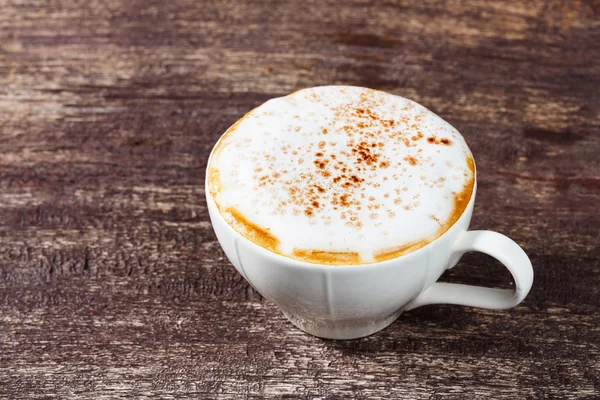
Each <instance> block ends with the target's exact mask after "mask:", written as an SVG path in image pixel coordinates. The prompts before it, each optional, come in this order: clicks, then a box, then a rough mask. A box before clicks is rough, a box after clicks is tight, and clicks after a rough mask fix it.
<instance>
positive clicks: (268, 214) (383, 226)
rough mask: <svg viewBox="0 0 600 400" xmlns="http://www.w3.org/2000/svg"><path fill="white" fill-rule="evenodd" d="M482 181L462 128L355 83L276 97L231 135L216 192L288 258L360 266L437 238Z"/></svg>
mask: <svg viewBox="0 0 600 400" xmlns="http://www.w3.org/2000/svg"><path fill="white" fill-rule="evenodd" d="M473 181H474V167H473V160H472V156H471V153H470V151H469V149H468V147H467V145H466V143H465V141H464V139H463V138H462V136H461V135H460V134H459V133H458V131H457V130H456V129H454V128H453V127H452V126H450V125H449V124H448V123H447V122H445V121H444V120H442V119H441V118H440V117H438V116H437V115H435V114H434V113H432V112H431V111H429V110H427V109H426V108H424V107H422V106H421V105H419V104H417V103H415V102H413V101H411V100H408V99H405V98H402V97H399V96H394V95H391V94H388V93H384V92H380V91H375V90H371V89H365V88H359V87H350V86H323V87H315V88H310V89H304V90H300V91H298V92H295V93H293V94H291V95H289V96H286V97H281V98H276V99H272V100H269V101H267V102H266V103H264V104H263V105H261V106H260V107H258V108H256V109H254V110H253V111H251V112H250V113H248V114H247V115H246V116H244V118H242V119H241V120H240V121H238V122H237V123H236V124H234V125H233V126H232V127H231V128H230V129H229V130H228V131H227V132H226V133H225V135H223V137H222V138H221V140H220V141H219V143H218V144H217V146H216V148H215V150H214V152H213V155H212V157H211V161H210V165H209V189H210V192H211V195H212V196H213V198H214V200H215V202H216V204H217V205H218V207H219V210H220V212H221V213H222V215H223V216H224V217H225V219H226V220H227V222H228V223H229V224H230V225H231V226H232V227H233V228H234V229H236V230H237V231H238V232H240V233H241V234H242V235H244V236H246V237H247V238H248V239H250V240H252V241H254V242H256V243H258V244H259V245H262V246H263V247H266V248H267V249H269V250H271V251H274V252H277V253H280V254H282V255H285V256H289V257H293V258H297V259H301V260H305V261H309V262H318V263H330V264H359V263H369V262H375V261H380V260H384V259H389V258H393V257H397V256H399V255H401V254H403V253H406V252H409V251H412V250H415V249H417V248H419V247H422V246H423V245H425V244H427V243H428V242H430V241H431V240H433V239H435V238H436V237H438V236H439V235H441V234H442V233H443V232H445V231H446V230H447V229H448V228H449V226H451V225H452V224H453V223H454V222H455V220H456V219H457V218H458V216H460V214H462V212H463V210H464V208H465V207H466V204H467V202H468V201H469V199H470V196H471V192H472V188H473Z"/></svg>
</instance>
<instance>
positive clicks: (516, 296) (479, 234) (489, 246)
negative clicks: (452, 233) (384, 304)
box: [405, 231, 533, 311]
mask: <svg viewBox="0 0 600 400" xmlns="http://www.w3.org/2000/svg"><path fill="white" fill-rule="evenodd" d="M469 251H479V252H481V253H485V254H488V255H490V256H492V257H494V258H495V259H496V260H498V261H500V262H501V263H502V264H504V266H505V267H506V268H508V270H509V271H510V273H511V274H512V276H513V278H514V280H515V290H511V289H492V288H485V287H479V286H471V285H461V284H456V283H444V282H437V283H434V284H433V285H431V286H430V287H429V288H428V289H426V290H425V291H424V292H423V293H421V294H420V295H419V296H418V297H417V298H416V299H415V300H413V301H412V302H411V303H409V305H408V306H407V307H406V308H405V310H406V311H408V310H412V309H413V308H417V307H421V306H424V305H427V304H442V303H446V304H459V305H463V306H471V307H481V308H490V309H495V310H502V309H507V308H512V307H514V306H516V305H517V304H519V303H520V302H521V301H523V299H524V298H525V296H527V294H528V293H529V290H530V289H531V285H532V284H533V267H532V266H531V261H530V260H529V257H527V254H525V252H524V251H523V249H522V248H521V247H520V246H519V245H518V244H516V243H515V242H514V241H513V240H511V239H509V238H508V237H506V236H504V235H502V234H500V233H497V232H492V231H468V232H464V233H463V234H462V236H461V237H460V239H459V240H458V241H457V242H456V243H455V245H454V250H453V253H452V257H450V259H457V258H458V257H460V256H461V255H462V254H464V253H466V252H469Z"/></svg>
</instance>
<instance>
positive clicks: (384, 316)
mask: <svg viewBox="0 0 600 400" xmlns="http://www.w3.org/2000/svg"><path fill="white" fill-rule="evenodd" d="M209 165H210V164H209ZM476 187H477V184H476V177H475V181H474V183H473V190H472V193H471V197H470V199H469V202H468V204H467V206H466V208H465V209H464V211H463V213H462V215H460V217H459V218H458V219H457V220H456V221H455V223H454V224H453V225H452V226H451V227H450V228H449V229H448V230H447V231H446V232H445V233H443V234H442V235H441V236H439V237H438V238H436V239H434V240H433V241H431V242H429V243H428V244H427V245H425V246H424V247H421V248H419V249H417V250H415V251H413V252H410V253H407V254H404V255H401V256H399V257H397V258H393V259H390V260H386V261H381V262H376V263H371V264H358V265H348V266H344V265H335V266H332V265H319V264H313V263H308V262H303V261H299V260H296V259H292V258H289V257H285V256H282V255H279V254H277V253H274V252H271V251H269V250H267V249H265V248H263V247H261V246H259V245H257V244H255V243H254V242H252V241H250V240H249V239H246V238H245V237H244V236H242V235H241V234H240V233H238V232H237V231H236V230H235V229H233V228H232V227H231V226H230V225H229V224H228V223H227V222H226V221H225V219H224V218H223V216H222V215H221V213H220V211H219V209H218V207H217V205H216V203H215V201H214V199H213V198H212V196H211V194H210V191H209V187H208V178H207V180H206V184H205V190H206V198H207V205H208V211H209V215H210V219H211V222H212V225H213V228H214V230H215V233H216V236H217V239H218V240H219V243H220V244H221V246H222V248H223V251H224V252H225V254H226V255H227V257H228V258H229V260H230V261H231V263H232V264H233V266H234V267H235V268H236V269H237V270H238V272H239V273H240V274H241V275H242V276H243V277H244V278H245V279H246V280H247V281H248V282H249V283H250V284H251V285H252V286H253V287H254V288H255V289H256V290H257V291H258V292H259V293H260V294H261V295H263V296H264V297H266V298H268V299H270V300H272V301H273V302H275V303H276V304H277V305H278V306H279V308H280V309H281V311H282V312H283V314H284V315H285V316H286V317H287V318H288V319H289V320H290V321H291V322H292V323H293V324H294V325H295V326H297V327H298V328H300V329H301V330H303V331H305V332H307V333H310V334H312V335H315V336H319V337H322V338H329V339H354V338H359V337H363V336H368V335H371V334H373V333H375V332H377V331H379V330H381V329H383V328H385V327H387V326H388V325H390V324H391V323H392V322H393V321H394V320H395V319H396V318H398V316H399V315H400V314H401V313H402V311H404V310H405V309H408V308H412V307H411V305H412V304H411V303H412V302H413V301H414V300H415V299H416V298H417V297H418V296H419V295H420V294H421V293H423V292H424V291H425V290H426V289H427V288H429V287H430V286H432V285H433V284H434V283H435V282H436V281H437V280H438V279H439V277H440V276H441V275H442V274H443V272H444V271H445V270H446V269H447V268H450V267H453V266H454V265H456V263H457V262H458V260H459V259H460V256H461V255H462V254H463V253H464V251H462V252H460V251H459V252H456V251H454V244H455V243H456V242H457V241H458V240H459V238H460V237H461V235H462V234H463V233H464V232H466V231H467V229H468V227H469V223H470V220H471V215H472V213H473V205H474V201H475V193H476ZM421 305H422V304H421Z"/></svg>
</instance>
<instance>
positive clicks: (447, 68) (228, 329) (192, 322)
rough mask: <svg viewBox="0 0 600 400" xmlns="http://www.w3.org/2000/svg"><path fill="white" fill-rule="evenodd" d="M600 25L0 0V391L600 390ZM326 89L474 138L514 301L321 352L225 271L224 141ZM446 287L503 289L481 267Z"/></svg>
mask: <svg viewBox="0 0 600 400" xmlns="http://www.w3.org/2000/svg"><path fill="white" fill-rule="evenodd" d="M599 21H600V3H598V2H597V1H566V0H565V1H543V2H542V1H532V2H491V1H489V2H488V1H482V0H471V1H449V2H442V1H439V2H437V1H428V2H420V1H411V0H405V1H387V0H386V1H380V2H375V1H365V0H349V1H339V0H337V1H333V0H329V1H313V0H310V1H305V2H274V1H266V0H264V1H262V0H261V1H253V2H243V1H223V0H213V1H210V2H209V1H198V0H193V1H192V0H176V1H169V2H164V1H159V0H149V1H139V0H132V1H121V0H102V1H101V0H89V1H64V0H49V1H42V0H0V398H6V399H17V398H28V399H46V398H81V399H104V398H106V399H109V398H110V399H120V398H150V397H162V398H172V399H180V398H207V399H208V398H210V399H212V398H218V399H239V398H246V399H280V398H298V399H312V398H320V399H348V398H356V399H386V398H407V399H441V398H451V399H452V398H455V399H465V398H493V399H515V398H528V399H529V398H531V399H549V398H556V399H595V398H600V248H599V245H598V239H597V238H598V226H600V213H599V211H598V207H599V204H600V157H599V154H600V96H599V93H600V23H599ZM336 83H338V84H342V83H343V84H354V85H361V86H368V87H373V88H377V89H382V90H386V91H389V92H392V93H396V94H399V95H403V96H406V97H409V98H411V99H413V100H415V101H418V102H420V103H422V104H423V105H425V106H427V107H428V108H430V109H431V110H433V111H435V112H436V113H438V114H439V115H440V116H442V117H443V118H445V119H446V120H448V121H449V122H450V123H451V124H453V125H454V126H455V127H456V128H458V129H459V131H461V132H462V133H463V135H464V136H465V138H466V139H467V142H468V143H469V145H470V147H471V149H472V151H473V153H474V154H475V158H476V161H477V165H478V180H479V189H478V200H477V205H476V207H475V214H474V218H473V224H472V226H473V228H482V229H492V230H496V231H499V232H502V233H504V234H507V235H509V236H510V237H512V238H514V239H515V240H516V241H517V242H518V243H519V244H521V245H522V246H523V247H524V248H525V249H526V251H527V252H528V254H529V255H530V257H531V259H532V262H533V265H534V268H535V273H536V280H535V283H534V287H533V290H532V292H531V294H530V295H529V297H528V298H527V299H526V300H525V302H524V303H522V304H521V305H520V306H518V307H517V308H516V309H513V310H509V311H489V310H479V309H470V308H463V307H455V306H431V307H425V308H422V309H417V310H414V311H411V312H410V313H407V314H405V315H403V316H402V317H401V318H400V319H399V320H398V321H397V322H396V323H394V324H393V325H392V326H391V327H389V328H388V329H386V330H384V331H382V332H380V333H378V334H376V335H374V336H371V337H368V338H365V339H361V340H356V341H349V342H336V341H326V340H321V339H317V338H314V337H311V336H308V335H305V334H303V333H302V332H300V331H298V330H297V329H295V328H294V327H293V326H292V325H291V324H290V323H288V322H287V321H286V320H285V319H284V317H283V316H282V315H280V313H279V312H278V310H277V309H276V307H275V306H274V305H273V304H271V303H270V302H268V301H266V300H264V299H263V298H261V297H260V295H258V294H257V293H256V292H254V291H253V290H252V289H251V287H250V286H249V285H248V284H247V283H246V282H245V281H244V280H243V279H242V278H241V277H240V276H239V275H238V274H237V273H236V272H235V270H234V269H233V268H232V267H231V266H230V264H229V263H228V261H227V260H226V258H225V257H224V254H223V253H222V251H221V249H220V247H219V245H218V243H217V242H216V239H215V237H214V234H213V232H212V228H211V226H210V223H209V221H208V216H207V212H206V206H205V201H204V191H203V184H202V182H203V179H204V169H205V167H206V159H207V156H208V153H209V151H210V149H211V147H212V146H213V144H214V143H215V142H216V140H217V138H218V137H219V136H220V134H221V133H222V132H224V130H225V129H226V128H227V127H228V126H229V125H231V124H232V123H233V122H235V120H236V119H237V118H238V117H240V116H241V115H243V113H245V112H246V111H248V110H250V109H251V108H252V107H254V106H256V105H258V104H260V103H261V102H263V101H265V100H267V99H268V98H270V97H273V96H278V95H283V94H286V93H289V92H292V91H294V90H297V89H299V88H302V87H307V86H315V85H319V84H336ZM444 279H445V280H448V281H456V282H465V283H472V284H480V285H490V286H492V285H493V286H503V285H504V286H506V285H507V284H508V281H509V276H508V272H506V271H505V270H504V269H503V268H501V266H499V264H498V263H497V262H495V261H493V260H491V259H489V258H487V257H485V256H480V255H468V256H466V257H465V258H464V260H463V262H461V264H460V265H459V267H457V268H455V269H454V270H452V271H451V272H449V273H448V274H447V275H446V276H445V277H444Z"/></svg>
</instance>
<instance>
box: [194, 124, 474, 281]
mask: <svg viewBox="0 0 600 400" xmlns="http://www.w3.org/2000/svg"><path fill="white" fill-rule="evenodd" d="M223 136H224V135H222V136H221V137H220V138H219V140H218V141H217V143H215V145H214V146H213V148H212V150H211V152H210V155H209V156H208V161H207V164H206V169H205V178H204V192H205V197H206V203H207V208H209V213H210V208H212V209H213V210H215V211H216V212H215V213H213V214H217V215H209V216H210V218H211V224H212V218H215V217H216V218H218V219H220V221H221V222H222V223H223V224H224V225H225V226H226V227H227V229H228V230H229V231H231V232H233V235H234V236H235V237H236V238H238V239H241V240H243V241H244V242H246V243H248V244H249V245H250V246H251V247H254V248H255V250H256V251H258V252H259V253H261V254H263V255H264V256H265V257H270V258H272V259H273V261H277V262H280V263H282V264H283V263H285V264H288V266H289V265H294V266H297V267H298V268H318V269H323V268H331V269H336V270H339V269H344V270H347V269H350V270H356V271H359V270H362V269H363V268H377V267H383V266H387V265H390V264H392V263H397V262H398V261H400V260H402V261H405V260H409V259H411V258H414V257H417V256H418V255H419V254H421V253H423V252H425V251H427V250H428V249H429V248H431V246H432V245H433V243H435V242H437V241H438V240H440V239H442V238H443V237H445V236H446V235H447V234H449V233H450V232H453V231H455V230H456V229H458V228H457V225H459V222H460V221H461V220H463V219H464V218H465V215H466V214H467V212H466V211H467V210H468V209H469V208H470V207H473V203H474V202H475V194H476V192H477V165H476V163H475V158H474V157H473V154H472V153H471V158H472V159H473V190H472V192H471V197H470V198H469V202H468V203H467V206H466V207H465V209H464V210H463V212H462V214H461V215H460V217H458V219H457V220H456V221H455V222H454V223H453V224H452V226H450V228H448V230H446V232H444V233H442V234H441V235H440V236H438V237H437V238H435V239H433V240H432V241H431V242H429V243H427V244H426V245H425V246H423V247H420V248H418V249H417V250H414V251H411V252H410V253H406V254H402V255H400V256H398V257H394V258H391V259H389V260H384V261H376V262H372V263H363V264H333V265H328V264H316V263H310V262H307V261H301V260H298V259H295V258H292V257H288V256H285V255H282V254H279V253H275V252H273V251H271V250H268V249H265V248H264V247H262V246H260V245H258V244H256V243H254V242H253V241H252V240H250V239H248V238H246V237H245V236H244V235H242V234H241V233H239V232H238V231H236V230H235V229H233V227H232V226H231V225H229V224H228V223H227V221H225V218H224V217H223V215H222V214H221V211H220V210H219V207H218V206H217V202H216V201H215V199H214V198H213V196H212V195H211V193H210V190H209V187H208V177H209V174H208V170H209V168H210V161H211V159H212V156H213V153H214V150H215V149H216V148H217V146H218V144H219V143H220V142H221V139H222V138H223ZM213 229H214V227H213Z"/></svg>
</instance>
